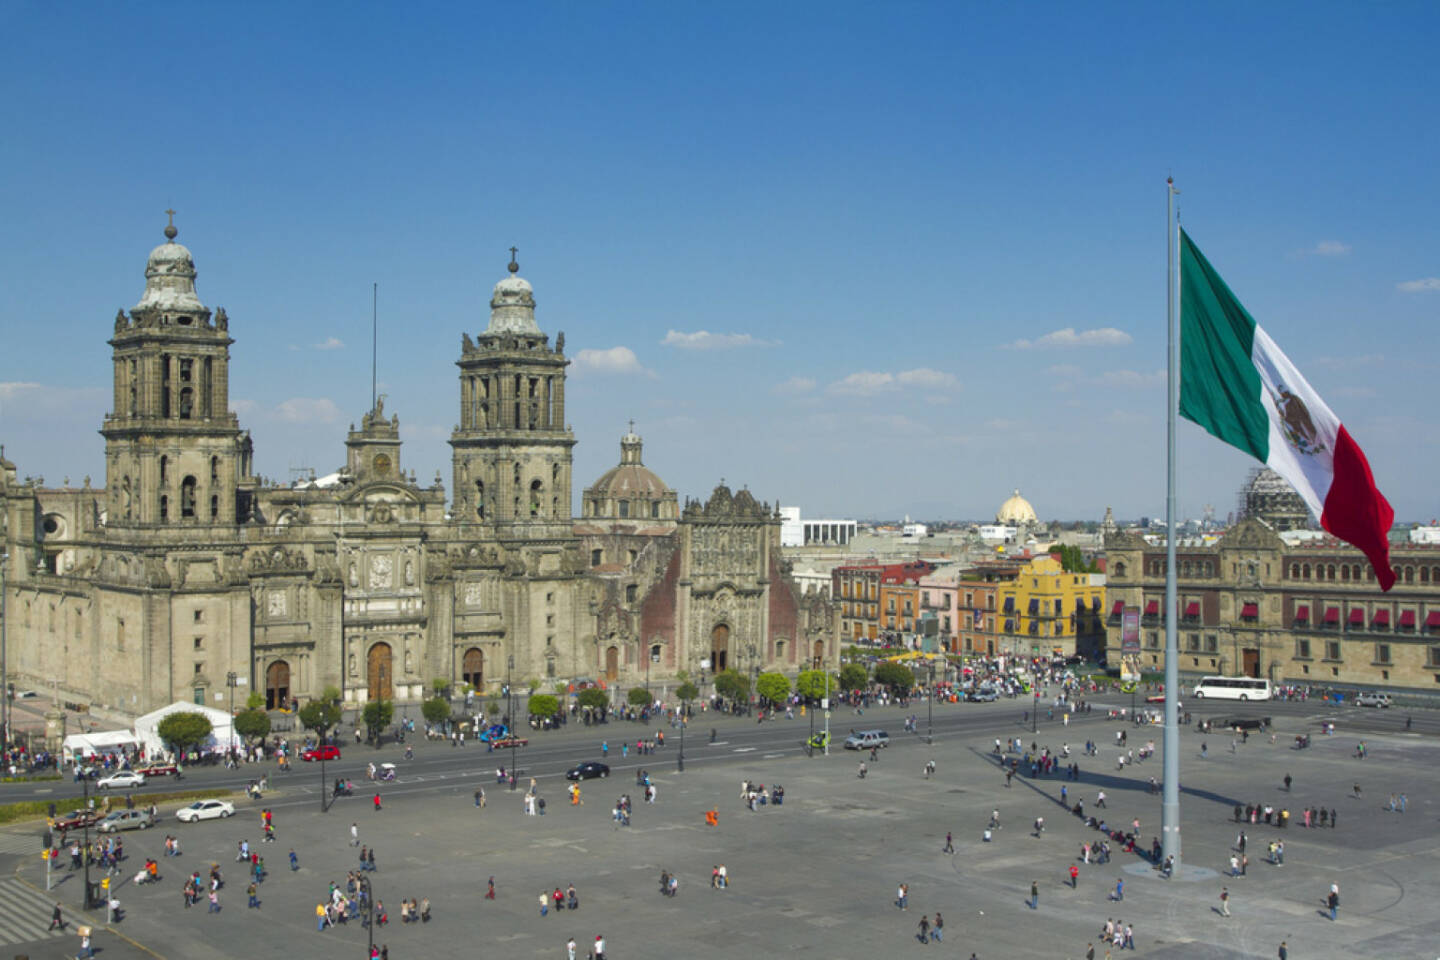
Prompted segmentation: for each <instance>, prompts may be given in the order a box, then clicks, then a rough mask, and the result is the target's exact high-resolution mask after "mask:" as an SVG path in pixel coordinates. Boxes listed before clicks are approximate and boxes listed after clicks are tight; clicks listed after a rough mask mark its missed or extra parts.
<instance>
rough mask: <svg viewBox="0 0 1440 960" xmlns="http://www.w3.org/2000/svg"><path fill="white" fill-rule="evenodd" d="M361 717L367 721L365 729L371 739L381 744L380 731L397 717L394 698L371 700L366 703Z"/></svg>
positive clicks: (377, 744)
mask: <svg viewBox="0 0 1440 960" xmlns="http://www.w3.org/2000/svg"><path fill="white" fill-rule="evenodd" d="M360 719H361V720H363V721H364V722H365V730H366V731H367V732H368V734H369V736H370V739H371V740H374V741H375V742H376V746H379V740H380V731H381V730H384V729H385V728H386V727H388V726H390V721H391V720H394V719H395V703H394V701H392V700H371V701H370V702H369V703H367V704H365V709H364V710H363V711H362V712H361V714H360Z"/></svg>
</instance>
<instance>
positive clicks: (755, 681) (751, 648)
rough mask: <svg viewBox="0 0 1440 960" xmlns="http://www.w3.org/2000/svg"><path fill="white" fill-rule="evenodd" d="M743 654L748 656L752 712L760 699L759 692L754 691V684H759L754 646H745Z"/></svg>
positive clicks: (757, 660)
mask: <svg viewBox="0 0 1440 960" xmlns="http://www.w3.org/2000/svg"><path fill="white" fill-rule="evenodd" d="M745 652H746V653H748V654H749V655H750V673H751V676H752V677H753V679H752V680H751V681H750V706H751V709H752V710H753V709H754V706H755V704H756V703H758V702H759V699H760V691H758V690H756V689H755V686H756V684H758V683H759V682H760V660H759V659H758V658H757V657H756V650H755V644H753V643H750V644H746V645H745Z"/></svg>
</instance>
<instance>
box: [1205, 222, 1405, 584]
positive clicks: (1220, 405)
mask: <svg viewBox="0 0 1440 960" xmlns="http://www.w3.org/2000/svg"><path fill="white" fill-rule="evenodd" d="M1180 415H1181V416H1182V417H1184V418H1185V419H1187V420H1191V421H1194V422H1195V423H1198V424H1199V425H1200V426H1202V427H1204V428H1205V429H1206V430H1208V431H1209V432H1210V433H1211V434H1213V435H1214V436H1216V437H1218V438H1220V439H1221V440H1224V441H1225V442H1226V443H1228V444H1230V445H1231V446H1232V447H1238V448H1239V449H1241V450H1243V451H1245V452H1246V453H1248V454H1250V455H1251V456H1253V457H1254V458H1255V459H1256V460H1259V461H1261V462H1262V463H1264V464H1265V465H1266V466H1268V467H1270V468H1271V469H1272V470H1274V471H1275V472H1276V473H1278V474H1280V476H1282V477H1284V478H1285V479H1286V480H1288V481H1290V485H1291V486H1293V487H1294V488H1295V489H1296V491H1297V492H1299V494H1300V496H1301V497H1303V498H1304V500H1305V502H1306V504H1308V505H1309V507H1310V512H1311V513H1313V514H1314V515H1315V516H1317V517H1319V518H1320V525H1321V526H1322V527H1324V528H1325V529H1326V530H1328V531H1330V533H1332V534H1334V535H1335V536H1337V537H1339V538H1340V539H1341V540H1344V541H1346V542H1348V543H1351V544H1354V545H1355V546H1356V547H1358V548H1359V549H1360V550H1361V552H1363V553H1364V554H1365V556H1366V557H1367V558H1369V560H1370V564H1371V566H1373V567H1374V568H1375V578H1376V579H1377V580H1379V581H1380V586H1381V588H1382V589H1384V590H1389V589H1390V587H1391V585H1393V584H1394V583H1395V573H1394V571H1392V570H1391V569H1390V541H1389V539H1388V534H1389V531H1390V525H1391V523H1392V522H1393V521H1394V520H1395V511H1394V510H1393V509H1391V507H1390V504H1389V502H1388V501H1386V499H1385V497H1384V496H1382V495H1381V493H1380V491H1379V490H1377V489H1376V488H1375V478H1374V477H1373V476H1371V474H1370V463H1369V461H1367V460H1366V459H1365V454H1364V453H1363V452H1361V450H1360V447H1359V445H1357V444H1356V443H1355V441H1354V440H1353V439H1352V438H1351V436H1350V434H1349V432H1348V431H1347V430H1346V429H1345V425H1344V424H1342V423H1341V422H1340V418H1339V417H1337V416H1335V414H1334V412H1333V411H1331V409H1330V408H1329V407H1328V406H1326V405H1325V401H1324V400H1321V399H1320V396H1319V394H1317V393H1316V392H1315V391H1314V390H1313V389H1312V388H1311V386H1310V384H1309V383H1308V382H1307V381H1306V380H1305V378H1304V377H1303V376H1301V375H1300V371H1299V370H1297V369H1295V365H1294V364H1292V363H1291V362H1290V359H1289V358H1288V357H1286V356H1285V354H1284V353H1283V352H1282V351H1281V350H1280V347H1279V346H1278V345H1276V343H1275V341H1274V340H1271V339H1270V335H1269V334H1267V333H1266V332H1265V331H1264V330H1263V329H1262V328H1261V327H1260V325H1259V324H1257V323H1256V322H1255V319H1254V318H1253V317H1251V316H1250V314H1249V313H1248V312H1247V311H1246V309H1245V308H1244V307H1243V306H1241V304H1240V301H1239V300H1237V299H1236V298H1235V295H1234V294H1233V293H1231V292H1230V288H1229V287H1227V286H1226V285H1225V281H1224V280H1222V279H1220V274H1218V273H1216V272H1215V268H1214V267H1212V266H1210V261H1208V260H1206V259H1205V255H1204V254H1202V253H1201V252H1200V248H1199V247H1197V246H1195V244H1194V242H1193V241H1192V240H1191V239H1190V237H1189V235H1188V234H1186V233H1185V231H1183V230H1182V231H1180Z"/></svg>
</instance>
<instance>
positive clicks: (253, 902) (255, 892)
mask: <svg viewBox="0 0 1440 960" xmlns="http://www.w3.org/2000/svg"><path fill="white" fill-rule="evenodd" d="M259 893H260V888H259V887H257V886H256V885H255V881H254V880H251V881H250V886H248V887H246V888H245V894H246V896H248V897H249V898H250V903H249V906H248V907H247V908H246V909H254V908H256V907H258V906H260V896H259Z"/></svg>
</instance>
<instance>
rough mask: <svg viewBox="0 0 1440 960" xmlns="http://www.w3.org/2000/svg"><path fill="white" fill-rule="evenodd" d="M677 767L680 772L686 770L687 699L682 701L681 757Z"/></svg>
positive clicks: (676, 764)
mask: <svg viewBox="0 0 1440 960" xmlns="http://www.w3.org/2000/svg"><path fill="white" fill-rule="evenodd" d="M675 769H676V770H677V771H679V772H680V773H684V772H685V701H684V700H681V701H680V759H679V760H677V761H676V762H675Z"/></svg>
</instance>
